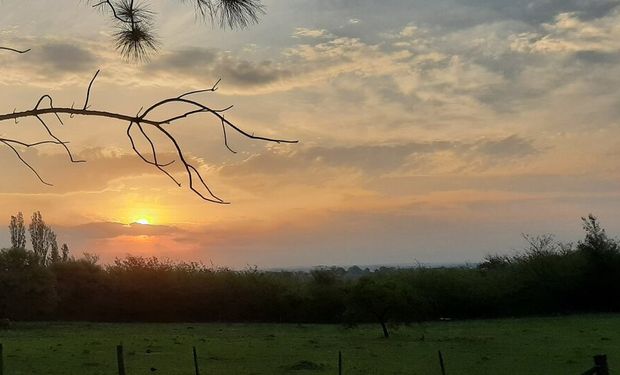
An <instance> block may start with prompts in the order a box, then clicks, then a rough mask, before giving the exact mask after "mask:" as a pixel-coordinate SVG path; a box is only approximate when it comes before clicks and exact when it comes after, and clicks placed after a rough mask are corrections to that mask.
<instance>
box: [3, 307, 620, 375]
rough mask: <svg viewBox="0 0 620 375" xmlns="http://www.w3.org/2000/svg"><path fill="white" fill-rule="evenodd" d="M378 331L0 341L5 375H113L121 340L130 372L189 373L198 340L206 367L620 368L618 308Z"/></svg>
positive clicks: (11, 337)
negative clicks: (605, 361) (602, 363)
mask: <svg viewBox="0 0 620 375" xmlns="http://www.w3.org/2000/svg"><path fill="white" fill-rule="evenodd" d="M422 334H424V340H421V336H422ZM380 335H381V332H380V328H379V326H378V325H377V326H374V325H371V326H363V327H359V328H355V329H346V328H343V327H340V326H329V325H324V326H323V325H271V324H232V325H226V324H88V323H69V324H67V323H22V324H16V325H14V326H13V328H12V329H11V330H8V331H0V342H2V344H4V363H5V375H18V374H28V375H37V374H41V375H43V374H46V375H61V374H62V375H73V374H74V375H89V374H92V375H97V374H102V375H103V374H106V375H114V374H116V373H117V372H116V371H117V370H116V345H117V344H118V343H120V342H123V344H124V347H125V361H126V365H127V374H128V375H137V374H151V373H154V374H167V375H172V374H179V375H183V374H187V375H192V374H194V372H193V362H192V346H196V347H197V349H198V355H199V358H200V364H201V370H202V374H204V375H207V374H235V375H236V374H239V375H245V374H248V375H249V374H268V375H274V374H336V373H337V357H338V350H342V352H343V357H344V374H346V375H349V374H424V375H428V374H439V373H440V372H439V365H438V359H437V350H439V349H440V350H442V352H443V353H444V356H445V360H446V367H447V372H448V374H460V375H467V374H472V375H473V374H476V375H479V374H512V375H519V374H524V375H525V374H566V375H571V374H574V375H579V374H581V373H582V372H583V371H585V370H587V369H588V368H589V367H591V363H592V359H591V357H592V355H594V354H597V353H606V354H608V355H609V359H610V366H611V367H612V370H613V368H614V367H615V366H614V365H616V364H619V365H618V366H619V367H620V315H580V316H570V317H559V318H533V319H510V320H485V321H469V322H437V323H429V324H425V325H412V326H410V327H406V326H403V327H401V328H400V329H399V330H397V331H394V333H393V337H392V338H390V339H389V340H385V339H383V338H381V337H380ZM151 367H154V368H156V369H157V371H155V372H151V371H150V368H151Z"/></svg>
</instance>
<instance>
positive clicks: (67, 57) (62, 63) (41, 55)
mask: <svg viewBox="0 0 620 375" xmlns="http://www.w3.org/2000/svg"><path fill="white" fill-rule="evenodd" d="M23 63H25V64H28V65H31V66H32V67H33V68H34V69H36V70H38V71H39V72H40V73H45V74H58V73H60V74H64V73H76V72H77V73H79V72H84V71H88V70H93V69H94V68H95V67H96V65H97V56H96V55H95V54H94V53H93V52H92V51H90V50H89V49H88V48H85V47H82V46H79V45H78V44H74V43H69V42H47V43H44V44H41V45H39V46H35V47H33V48H32V51H31V52H30V53H28V54H26V55H24V60H23Z"/></svg>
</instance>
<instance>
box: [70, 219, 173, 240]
mask: <svg viewBox="0 0 620 375" xmlns="http://www.w3.org/2000/svg"><path fill="white" fill-rule="evenodd" d="M60 229H61V230H62V231H63V232H64V233H67V234H70V235H74V236H80V237H85V238H89V239H103V238H115V237H121V236H163V235H171V234H178V233H181V232H183V231H182V230H181V229H179V228H176V227H173V226H167V225H142V224H137V223H131V224H123V223H115V222H93V223H86V224H81V225H76V226H73V227H64V228H60Z"/></svg>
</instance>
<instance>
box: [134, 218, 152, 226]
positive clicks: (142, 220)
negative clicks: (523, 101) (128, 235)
mask: <svg viewBox="0 0 620 375" xmlns="http://www.w3.org/2000/svg"><path fill="white" fill-rule="evenodd" d="M136 223H138V224H142V225H149V224H150V222H149V221H148V219H145V218H141V219H138V220H136Z"/></svg>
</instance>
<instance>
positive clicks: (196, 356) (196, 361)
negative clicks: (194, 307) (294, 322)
mask: <svg viewBox="0 0 620 375" xmlns="http://www.w3.org/2000/svg"><path fill="white" fill-rule="evenodd" d="M194 369H195V370H196V375H200V369H199V368H198V354H197V353H196V347H195V346H194ZM0 375H2V374H0Z"/></svg>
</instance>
